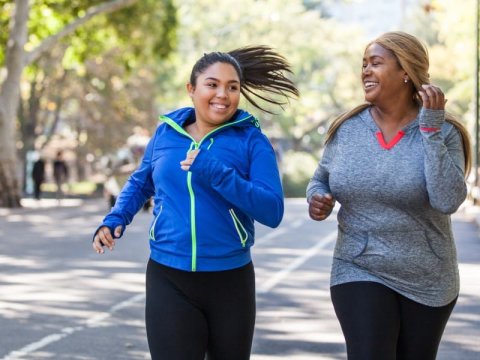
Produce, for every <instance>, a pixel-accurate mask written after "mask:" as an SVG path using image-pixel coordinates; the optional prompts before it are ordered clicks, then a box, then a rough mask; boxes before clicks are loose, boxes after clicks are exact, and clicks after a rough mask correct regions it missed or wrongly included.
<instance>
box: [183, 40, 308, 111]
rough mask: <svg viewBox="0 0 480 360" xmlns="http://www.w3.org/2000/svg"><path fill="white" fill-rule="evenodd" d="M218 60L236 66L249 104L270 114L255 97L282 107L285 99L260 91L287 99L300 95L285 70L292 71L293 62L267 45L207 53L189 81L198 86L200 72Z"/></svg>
mask: <svg viewBox="0 0 480 360" xmlns="http://www.w3.org/2000/svg"><path fill="white" fill-rule="evenodd" d="M217 62H221V63H227V64H230V65H232V66H233V67H234V69H235V70H236V71H237V74H238V77H239V78H240V91H241V93H242V94H243V96H245V98H246V99H247V101H248V102H249V103H250V104H252V105H253V106H255V107H256V108H258V109H260V110H262V111H265V112H267V113H271V112H270V111H268V110H266V109H264V108H262V107H261V106H260V105H258V103H257V102H256V101H255V100H254V99H253V96H255V97H257V98H260V99H262V100H264V101H266V102H269V103H271V104H274V105H279V106H282V105H284V104H285V103H286V101H285V100H283V101H282V100H279V99H274V98H272V97H270V96H267V95H264V94H260V93H259V91H265V92H268V93H271V94H276V95H281V96H283V97H284V98H287V99H286V100H288V98H290V97H292V95H293V96H299V91H298V89H297V87H296V86H295V84H294V83H293V82H292V81H291V80H289V79H288V78H287V77H286V76H285V74H284V72H286V73H292V70H291V68H290V64H289V63H288V62H287V60H286V59H285V58H284V57H283V56H281V55H280V54H278V53H276V52H275V51H274V50H273V49H271V48H270V47H268V46H264V45H259V46H246V47H242V48H239V49H235V50H232V51H229V52H211V53H207V54H204V55H203V56H202V57H201V58H200V59H199V60H198V61H197V62H196V63H195V65H194V66H193V69H192V73H191V75H190V84H192V85H193V86H195V85H196V82H197V77H198V75H200V74H201V73H203V72H204V71H205V69H207V68H208V67H209V66H211V65H213V64H215V63H217ZM252 95H253V96H252Z"/></svg>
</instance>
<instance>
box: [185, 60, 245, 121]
mask: <svg viewBox="0 0 480 360" xmlns="http://www.w3.org/2000/svg"><path fill="white" fill-rule="evenodd" d="M187 90H188V93H189V95H190V97H191V98H192V100H193V105H194V107H195V116H196V122H197V125H198V126H201V127H203V128H206V129H209V130H213V129H214V128H217V127H219V126H221V125H223V124H224V123H225V122H226V121H228V120H229V119H230V118H231V117H232V116H233V114H234V113H235V111H237V108H238V103H239V102H240V78H239V76H238V74H237V71H236V70H235V68H234V67H233V66H232V65H230V64H228V63H223V62H216V63H214V64H212V65H210V66H209V67H207V68H206V69H205V70H204V71H203V72H202V73H200V74H199V75H198V77H197V79H196V84H195V86H194V85H192V84H190V83H189V84H187Z"/></svg>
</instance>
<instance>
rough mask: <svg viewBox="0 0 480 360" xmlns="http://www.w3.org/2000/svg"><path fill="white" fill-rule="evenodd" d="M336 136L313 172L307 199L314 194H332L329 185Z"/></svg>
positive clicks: (326, 147)
mask: <svg viewBox="0 0 480 360" xmlns="http://www.w3.org/2000/svg"><path fill="white" fill-rule="evenodd" d="M335 144H336V137H334V138H333V139H332V141H331V142H329V143H328V144H327V145H326V146H325V148H324V151H323V156H322V158H321V160H320V162H319V163H318V166H317V168H316V169H315V172H314V173H313V176H312V178H311V179H310V181H309V183H308V185H307V201H308V202H310V199H311V198H312V196H313V195H314V194H321V195H325V194H331V190H330V185H329V175H330V171H329V166H330V163H331V162H332V160H333V157H334V153H335V146H336V145H335Z"/></svg>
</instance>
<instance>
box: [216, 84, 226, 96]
mask: <svg viewBox="0 0 480 360" xmlns="http://www.w3.org/2000/svg"><path fill="white" fill-rule="evenodd" d="M217 97H219V98H226V97H227V89H226V88H225V87H223V86H219V87H217Z"/></svg>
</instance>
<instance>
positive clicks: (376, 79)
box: [362, 43, 410, 104]
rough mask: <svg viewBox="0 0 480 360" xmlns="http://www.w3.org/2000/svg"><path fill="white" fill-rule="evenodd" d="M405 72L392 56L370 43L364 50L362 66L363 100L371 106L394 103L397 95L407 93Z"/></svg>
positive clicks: (390, 53)
mask: <svg viewBox="0 0 480 360" xmlns="http://www.w3.org/2000/svg"><path fill="white" fill-rule="evenodd" d="M405 79H408V77H407V74H406V72H405V70H403V69H402V68H401V67H400V65H399V64H398V61H397V59H396V58H395V56H394V54H393V53H392V52H391V51H390V50H387V49H385V48H384V47H382V46H380V45H378V44H376V43H372V44H370V45H369V46H368V47H367V49H366V50H365V54H364V57H363V65H362V82H363V90H364V92H365V100H366V101H368V102H370V103H372V104H379V103H381V102H384V101H392V100H393V101H395V100H396V99H398V97H399V95H400V94H402V93H404V92H409V91H410V87H409V86H406V84H405Z"/></svg>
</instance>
